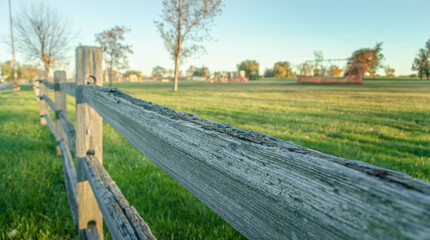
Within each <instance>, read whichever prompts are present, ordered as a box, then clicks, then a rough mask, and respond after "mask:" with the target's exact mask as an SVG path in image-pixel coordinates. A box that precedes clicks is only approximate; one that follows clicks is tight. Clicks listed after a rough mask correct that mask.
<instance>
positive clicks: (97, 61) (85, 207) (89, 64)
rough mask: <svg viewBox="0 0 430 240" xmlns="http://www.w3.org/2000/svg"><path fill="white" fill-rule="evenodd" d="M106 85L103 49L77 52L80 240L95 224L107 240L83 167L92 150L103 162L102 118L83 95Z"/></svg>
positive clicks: (77, 166) (77, 159)
mask: <svg viewBox="0 0 430 240" xmlns="http://www.w3.org/2000/svg"><path fill="white" fill-rule="evenodd" d="M94 82H95V85H98V86H102V83H103V82H102V50H101V49H100V48H97V47H84V46H81V47H78V48H77V49H76V87H77V88H76V168H77V171H76V172H77V181H78V183H77V200H78V206H79V230H78V231H79V233H78V235H79V239H86V236H85V229H86V228H88V223H89V222H95V224H96V227H97V231H98V233H99V235H100V236H101V237H102V238H103V216H102V214H101V212H100V209H99V207H98V205H97V202H96V199H95V197H94V194H93V191H92V189H91V186H90V185H89V182H88V179H86V176H85V168H84V167H83V164H84V161H85V157H86V154H87V152H88V150H93V152H94V155H95V157H96V158H97V160H98V161H99V162H100V163H102V162H103V135H102V134H103V133H102V121H103V120H102V118H101V117H100V115H98V114H97V112H96V111H95V110H94V109H92V108H91V107H90V106H89V104H88V103H86V101H85V98H84V96H83V94H82V92H81V91H82V85H87V83H90V84H93V83H94Z"/></svg>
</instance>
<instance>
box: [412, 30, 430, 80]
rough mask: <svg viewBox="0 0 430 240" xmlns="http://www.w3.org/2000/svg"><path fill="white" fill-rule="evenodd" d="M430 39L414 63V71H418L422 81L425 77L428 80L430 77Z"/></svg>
mask: <svg viewBox="0 0 430 240" xmlns="http://www.w3.org/2000/svg"><path fill="white" fill-rule="evenodd" d="M429 57H430V39H429V40H428V41H427V42H426V44H425V47H424V48H420V50H419V51H418V54H417V56H416V57H415V59H414V62H413V63H412V70H414V71H417V74H418V77H419V78H420V79H422V78H423V77H424V76H425V77H426V79H427V80H429V77H430V60H429Z"/></svg>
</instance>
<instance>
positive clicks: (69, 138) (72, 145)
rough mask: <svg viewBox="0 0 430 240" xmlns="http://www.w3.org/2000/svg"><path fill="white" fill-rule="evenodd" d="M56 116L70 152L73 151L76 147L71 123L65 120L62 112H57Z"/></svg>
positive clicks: (74, 133)
mask: <svg viewBox="0 0 430 240" xmlns="http://www.w3.org/2000/svg"><path fill="white" fill-rule="evenodd" d="M58 116H59V118H60V121H61V126H62V127H63V130H64V133H65V135H66V138H67V142H68V143H69V147H70V149H71V150H73V151H75V147H76V132H75V127H74V126H73V123H72V122H71V121H70V120H69V119H68V118H67V116H66V115H65V114H64V112H63V111H60V112H58Z"/></svg>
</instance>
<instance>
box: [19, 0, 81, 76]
mask: <svg viewBox="0 0 430 240" xmlns="http://www.w3.org/2000/svg"><path fill="white" fill-rule="evenodd" d="M21 9H22V11H21V12H20V13H19V14H18V16H17V17H16V18H15V29H16V40H17V48H18V51H20V52H22V53H24V54H25V55H26V56H27V58H28V59H29V60H33V61H41V62H42V64H43V66H44V68H45V70H46V71H47V72H48V73H49V71H50V69H51V68H52V67H53V65H54V64H56V63H57V62H59V61H62V60H64V59H65V58H66V53H67V51H68V50H69V49H70V48H69V46H70V43H71V41H72V40H73V39H74V38H75V36H76V34H74V33H73V32H72V31H71V28H70V26H69V23H68V21H67V19H66V18H65V17H64V16H63V15H61V14H59V13H58V11H56V10H55V9H53V8H51V7H49V6H47V5H46V4H45V3H43V2H39V3H33V4H30V5H27V6H24V7H22V8H21Z"/></svg>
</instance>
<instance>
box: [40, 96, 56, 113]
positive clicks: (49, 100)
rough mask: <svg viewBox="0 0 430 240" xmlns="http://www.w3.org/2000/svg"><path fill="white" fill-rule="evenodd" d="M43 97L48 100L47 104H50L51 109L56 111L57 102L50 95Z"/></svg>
mask: <svg viewBox="0 0 430 240" xmlns="http://www.w3.org/2000/svg"><path fill="white" fill-rule="evenodd" d="M42 98H43V100H45V101H46V104H48V106H49V107H50V108H51V110H52V111H54V112H55V103H54V102H53V101H52V99H51V98H50V97H49V96H48V95H44V96H42Z"/></svg>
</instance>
